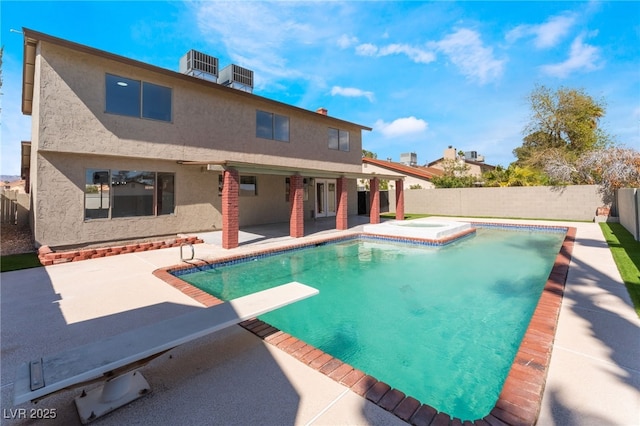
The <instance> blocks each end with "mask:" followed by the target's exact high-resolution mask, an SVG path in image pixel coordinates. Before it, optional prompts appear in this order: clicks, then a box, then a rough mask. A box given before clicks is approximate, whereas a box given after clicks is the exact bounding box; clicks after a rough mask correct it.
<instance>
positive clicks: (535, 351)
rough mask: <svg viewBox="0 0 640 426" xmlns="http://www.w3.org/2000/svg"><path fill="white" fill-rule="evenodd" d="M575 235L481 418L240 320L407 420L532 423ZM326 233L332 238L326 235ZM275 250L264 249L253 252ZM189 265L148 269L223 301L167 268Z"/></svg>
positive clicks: (570, 234)
mask: <svg viewBox="0 0 640 426" xmlns="http://www.w3.org/2000/svg"><path fill="white" fill-rule="evenodd" d="M575 236H576V228H573V227H571V228H568V230H567V234H566V236H565V238H564V241H563V243H562V247H561V248H560V252H559V253H558V255H557V256H556V260H555V263H554V265H553V268H552V270H551V273H550V274H549V278H548V279H547V282H546V284H545V286H544V289H543V291H542V294H541V296H540V299H539V301H538V305H537V307H536V309H535V311H534V313H533V315H532V317H531V320H530V322H529V326H528V328H527V330H526V332H525V334H524V337H523V339H522V342H521V344H520V348H519V349H518V352H517V354H516V356H515V359H514V361H513V364H512V365H511V369H510V371H509V374H508V375H507V378H506V380H505V383H504V385H503V388H502V391H501V393H500V395H499V396H498V400H497V402H496V404H495V406H494V408H493V409H492V410H491V412H490V413H489V414H488V415H487V416H485V417H484V418H482V419H476V420H474V421H469V420H465V421H462V420H461V419H459V418H451V416H450V415H448V414H447V413H444V412H439V411H438V410H436V409H435V408H433V407H431V406H430V405H427V404H423V403H421V402H420V401H418V400H417V399H415V398H413V397H411V396H407V395H405V394H404V393H403V392H401V391H399V390H398V389H393V388H391V387H390V386H389V385H388V384H386V383H384V382H381V381H379V380H377V379H376V378H375V377H372V376H370V375H367V374H366V373H364V372H362V371H360V370H358V369H356V368H354V367H352V366H350V365H349V364H345V363H343V362H342V361H340V360H339V359H337V358H334V357H333V356H331V355H329V354H327V353H325V352H323V351H322V350H320V349H317V348H315V347H313V346H311V345H308V344H306V343H305V342H303V341H302V340H299V339H298V338H296V337H293V336H291V335H290V334H288V333H285V332H283V331H281V330H278V329H277V328H275V327H273V326H271V325H269V324H267V323H265V322H263V321H261V320H258V319H256V318H254V319H250V320H247V321H244V322H242V323H240V325H241V326H242V327H244V328H245V329H246V330H248V331H250V332H252V333H253V334H255V335H256V336H258V337H260V338H261V339H263V340H264V341H265V342H267V343H269V344H271V345H273V346H275V347H277V348H279V349H281V350H283V351H285V352H287V353H288V354H290V355H291V356H293V357H294V358H296V359H298V360H299V361H301V362H303V363H305V364H307V365H308V366H310V367H311V368H313V369H315V370H317V371H320V372H321V373H323V374H325V375H326V376H328V377H330V378H332V379H333V380H335V381H336V382H338V383H341V384H342V385H344V386H347V387H348V388H350V389H351V390H352V391H353V392H355V393H357V394H358V395H360V396H362V397H364V398H366V399H368V400H370V401H371V402H373V403H375V404H377V405H378V406H380V407H382V408H384V409H385V410H387V411H389V412H391V413H393V414H394V415H396V416H397V417H398V418H400V419H402V420H404V421H406V422H408V423H411V424H412V425H416V426H427V425H431V426H439V425H443V426H444V425H451V426H454V425H456V426H457V425H477V426H486V425H489V426H504V425H512V426H533V425H535V424H536V421H537V419H538V415H539V413H540V406H541V403H542V395H543V392H544V387H545V383H546V380H547V372H548V368H549V363H550V361H551V352H552V349H553V341H554V338H555V333H556V328H557V323H558V315H559V314H560V305H561V303H562V297H563V294H564V287H565V283H566V279H567V274H568V272H569V264H570V262H571V254H572V252H573V246H574V242H575ZM332 239H336V238H331V239H328V241H330V240H332ZM304 245H305V244H302V245H301V246H304ZM281 250H282V249H271V250H264V251H262V252H259V253H258V254H265V253H269V252H276V251H281ZM253 255H256V253H254V254H253ZM247 256H248V255H247V254H243V255H238V256H230V257H229V258H227V259H218V260H216V263H218V262H225V261H229V260H234V259H239V258H243V257H247ZM249 256H251V255H249ZM193 266H194V265H193V264H187V265H179V266H176V267H172V268H162V269H158V270H156V271H154V275H156V276H157V277H159V278H161V279H163V280H164V281H166V282H167V283H168V284H170V285H172V286H173V287H175V288H177V289H178V290H180V291H182V292H183V293H185V294H187V295H188V296H190V297H192V298H194V299H195V300H197V301H199V302H200V303H202V304H203V305H205V306H213V305H217V304H220V303H224V302H223V301H222V300H220V299H218V298H216V297H215V296H212V295H210V294H208V293H206V292H204V291H202V290H200V289H198V288H196V287H194V286H192V285H191V284H188V283H187V282H185V281H183V280H181V279H180V278H178V277H175V276H173V275H172V274H171V273H170V272H169V271H171V270H176V269H185V268H192V267H193ZM200 266H201V265H200Z"/></svg>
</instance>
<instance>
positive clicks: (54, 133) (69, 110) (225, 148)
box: [34, 42, 362, 172]
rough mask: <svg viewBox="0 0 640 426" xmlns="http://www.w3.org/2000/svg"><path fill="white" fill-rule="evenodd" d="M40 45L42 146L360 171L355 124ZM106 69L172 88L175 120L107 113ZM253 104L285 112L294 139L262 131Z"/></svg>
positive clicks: (39, 123)
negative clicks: (344, 143)
mask: <svg viewBox="0 0 640 426" xmlns="http://www.w3.org/2000/svg"><path fill="white" fill-rule="evenodd" d="M40 50H41V57H40V58H38V68H39V71H40V73H41V74H40V79H41V85H40V87H39V88H37V91H38V92H39V93H37V94H34V96H35V97H36V98H37V100H39V101H40V110H39V111H38V112H36V111H34V115H36V114H39V117H38V119H37V120H36V123H37V129H36V130H37V132H36V133H39V135H40V145H39V149H41V150H48V151H63V152H75V153H95V154H107V155H115V156H134V157H141V158H156V159H171V160H187V161H193V160H203V161H222V160H235V161H244V162H251V163H254V162H255V163H263V164H271V165H281V166H291V165H292V162H294V164H295V166H296V167H300V168H315V169H322V170H329V171H347V172H360V169H361V162H360V158H361V152H362V141H361V129H360V127H358V126H357V125H353V124H350V123H346V122H343V121H337V120H333V119H331V118H330V117H327V116H324V115H321V114H317V113H315V112H313V113H311V112H308V111H301V110H299V109H296V108H291V107H287V106H284V105H281V104H276V103H272V102H268V101H267V100H265V99H264V98H260V97H258V96H253V95H248V94H246V93H244V92H240V91H238V90H235V89H228V88H221V86H218V85H213V83H208V82H202V81H201V80H197V79H191V78H189V79H188V81H185V80H184V79H183V78H176V77H172V76H167V75H164V74H161V73H155V72H152V71H149V70H146V69H143V68H139V67H134V66H132V65H128V64H123V63H121V62H117V61H114V60H110V59H106V58H103V57H99V56H94V55H88V54H86V53H81V52H77V51H75V50H71V49H67V48H64V47H61V46H58V45H53V44H50V43H43V42H41V43H40ZM177 63H178V58H176V64H177ZM105 73H111V74H116V75H121V76H123V77H127V78H131V79H137V80H142V81H147V82H151V83H154V84H159V85H163V86H167V87H170V88H172V90H173V92H172V96H173V104H172V105H173V112H172V114H173V121H172V122H170V123H168V122H162V121H155V120H148V119H140V118H134V117H126V116H120V115H114V114H107V113H105V112H104V110H105ZM36 81H38V80H36ZM212 85H213V86H214V87H211V86H212ZM34 104H37V102H34ZM256 110H264V111H268V112H273V113H276V114H281V115H285V116H288V117H289V119H290V142H288V143H287V142H279V141H275V140H268V139H261V138H257V137H256V135H255V134H256ZM329 127H333V128H341V129H343V130H348V131H349V136H350V151H349V152H343V151H338V150H330V149H329V148H328V128H329Z"/></svg>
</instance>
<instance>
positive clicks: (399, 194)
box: [396, 179, 404, 220]
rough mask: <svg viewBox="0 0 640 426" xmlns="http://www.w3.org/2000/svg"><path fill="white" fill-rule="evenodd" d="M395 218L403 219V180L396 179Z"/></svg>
mask: <svg viewBox="0 0 640 426" xmlns="http://www.w3.org/2000/svg"><path fill="white" fill-rule="evenodd" d="M396 220H404V181H403V180H402V179H398V180H396Z"/></svg>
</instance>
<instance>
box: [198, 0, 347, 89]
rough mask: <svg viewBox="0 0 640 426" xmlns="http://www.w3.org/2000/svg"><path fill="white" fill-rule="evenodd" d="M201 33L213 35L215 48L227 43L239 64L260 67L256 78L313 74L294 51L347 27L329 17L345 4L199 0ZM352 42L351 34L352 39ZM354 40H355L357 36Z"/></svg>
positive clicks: (261, 84) (328, 39) (322, 42)
mask: <svg viewBox="0 0 640 426" xmlns="http://www.w3.org/2000/svg"><path fill="white" fill-rule="evenodd" d="M188 4H189V5H190V7H191V8H193V11H194V14H195V16H196V19H197V21H196V22H197V27H198V30H199V31H200V35H201V36H202V37H203V38H204V39H205V40H209V41H210V43H211V45H212V48H215V49H216V50H214V52H216V51H217V52H220V50H221V48H223V49H225V50H226V52H227V53H228V55H229V56H230V58H231V60H232V61H234V62H235V63H237V64H238V65H241V66H244V67H247V68H249V69H252V70H254V71H256V73H255V74H254V75H255V78H256V81H255V84H256V86H258V87H264V86H265V85H266V84H267V82H269V84H271V85H273V82H272V81H273V80H278V79H282V78H298V79H306V80H309V79H311V78H313V77H312V76H310V75H309V73H308V72H305V71H303V70H302V69H303V68H304V67H303V66H302V65H301V64H299V63H295V64H291V63H289V62H288V59H287V58H290V57H292V52H296V50H297V49H303V50H304V51H305V52H309V51H310V49H311V48H312V47H313V46H326V45H327V43H331V42H332V41H333V42H335V40H340V39H339V34H340V33H341V32H343V31H344V29H343V28H341V27H339V26H338V25H333V26H332V25H331V23H330V21H329V18H330V17H331V15H332V14H333V13H335V9H336V8H340V5H329V6H327V7H322V8H321V7H320V6H318V5H317V4H315V3H303V4H299V3H294V2H291V3H290V2H277V3H273V2H217V1H216V2H211V1H205V2H194V3H188ZM346 41H347V42H348V41H349V40H346ZM351 41H352V40H351Z"/></svg>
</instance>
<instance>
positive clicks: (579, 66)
mask: <svg viewBox="0 0 640 426" xmlns="http://www.w3.org/2000/svg"><path fill="white" fill-rule="evenodd" d="M583 38H584V35H580V36H578V37H576V39H575V40H573V43H571V50H570V51H569V57H568V58H567V60H566V61H564V62H560V63H558V64H551V65H543V66H542V67H541V69H542V71H543V72H544V73H546V74H549V75H551V76H554V77H560V78H565V77H567V76H569V74H571V73H573V72H574V71H593V70H596V69H599V68H601V67H602V65H601V64H599V61H600V49H598V48H597V47H595V46H591V45H589V44H585V43H583Z"/></svg>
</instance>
